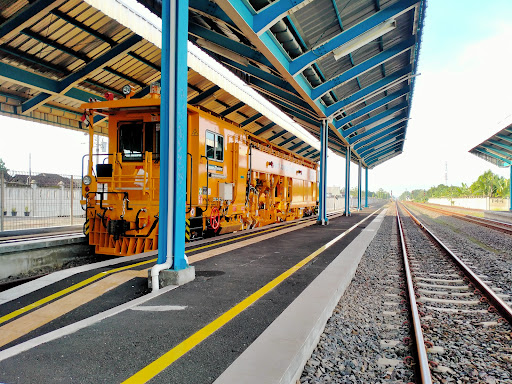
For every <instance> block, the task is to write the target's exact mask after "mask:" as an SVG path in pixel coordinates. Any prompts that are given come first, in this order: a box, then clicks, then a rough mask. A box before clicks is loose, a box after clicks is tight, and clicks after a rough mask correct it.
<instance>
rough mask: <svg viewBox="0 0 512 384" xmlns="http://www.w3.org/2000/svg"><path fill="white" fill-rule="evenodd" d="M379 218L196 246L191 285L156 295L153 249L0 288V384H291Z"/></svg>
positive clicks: (285, 228)
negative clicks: (151, 284) (150, 280)
mask: <svg viewBox="0 0 512 384" xmlns="http://www.w3.org/2000/svg"><path fill="white" fill-rule="evenodd" d="M380 212H382V210H381V208H379V207H372V208H367V209H364V210H362V211H358V212H354V213H353V214H352V216H350V217H341V215H333V216H331V218H330V221H329V225H328V226H326V227H325V226H323V227H321V226H317V225H314V223H315V220H309V221H301V222H293V223H286V224H285V225H282V226H276V227H273V228H267V227H264V228H261V229H260V230H258V231H255V232H244V233H239V234H234V235H232V236H228V237H222V238H219V239H215V240H210V241H202V242H197V243H192V244H190V245H189V247H188V249H187V255H188V258H189V262H190V263H191V264H193V265H194V266H195V268H196V279H195V280H194V281H193V282H190V283H188V284H185V285H183V286H180V287H176V286H170V287H166V288H163V289H161V290H160V291H158V292H157V293H151V292H149V290H148V288H147V274H148V268H149V267H151V266H152V265H153V264H154V262H155V258H156V255H155V254H154V253H147V254H142V255H136V256H131V257H126V258H119V259H112V260H107V261H104V262H102V263H98V264H95V265H90V266H82V267H78V268H73V269H69V270H64V271H61V272H57V273H55V274H51V275H48V276H47V277H45V278H43V279H38V280H35V281H33V282H31V283H29V284H27V285H25V286H21V287H17V288H16V289H11V290H10V291H6V292H3V293H1V294H0V300H1V301H0V335H1V336H0V339H1V340H0V345H1V346H0V382H5V383H32V382H33V383H35V382H41V380H43V381H45V382H80V383H98V382H108V383H116V382H119V383H121V382H127V383H128V382H132V383H140V382H147V381H149V380H151V382H155V383H158V382H162V383H164V382H165V383H184V382H194V383H212V382H214V381H215V382H217V383H227V382H233V380H235V378H238V379H236V381H238V382H244V383H249V382H260V383H261V382H266V383H267V382H268V383H270V382H279V381H280V380H282V379H286V380H288V379H292V378H296V377H297V375H300V372H301V370H302V366H303V365H304V363H305V362H306V360H307V358H308V357H309V354H310V353H311V351H312V348H313V347H314V345H315V344H316V342H317V340H318V337H320V334H321V332H322V330H323V326H324V324H325V321H327V319H328V318H329V316H330V314H331V312H332V310H333V308H334V306H335V305H336V303H337V302H338V300H339V298H340V297H341V295H342V293H343V291H344V289H345V288H346V286H348V284H349V282H350V280H351V278H352V276H353V274H354V273H355V270H356V268H357V264H358V261H359V259H360V257H361V256H362V254H363V253H364V250H365V249H366V247H367V246H368V244H369V243H370V242H371V239H372V238H373V236H374V235H375V233H376V231H377V229H378V227H379V225H380V221H381V217H379V216H378V215H379V213H380ZM377 217H379V218H378V219H376V218H377ZM35 366H37V367H38V369H37V370H34V367H35ZM251 380H252V381H251Z"/></svg>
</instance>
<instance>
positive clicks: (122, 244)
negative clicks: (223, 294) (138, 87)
mask: <svg viewBox="0 0 512 384" xmlns="http://www.w3.org/2000/svg"><path fill="white" fill-rule="evenodd" d="M151 96H152V97H151V98H150V99H130V98H127V99H124V100H111V101H103V102H93V103H87V104H84V105H82V108H84V109H85V110H86V113H85V115H86V116H87V118H88V119H90V120H91V121H92V120H93V118H94V116H95V115H98V114H99V115H104V116H108V120H109V133H108V136H109V151H108V154H103V155H101V156H97V158H98V159H100V158H101V157H102V158H103V159H104V161H103V162H99V161H96V163H97V164H96V169H94V162H93V158H94V157H95V156H94V155H93V153H92V146H93V140H92V138H91V139H90V151H89V162H88V169H87V172H86V175H87V176H89V177H90V178H89V180H88V183H89V184H88V185H86V183H84V182H83V183H82V192H83V200H82V204H83V205H84V206H85V207H86V212H87V214H86V216H87V219H86V224H85V228H86V233H88V235H89V243H90V244H91V245H94V246H95V250H96V253H98V254H109V255H120V256H124V255H132V254H136V253H140V252H145V251H149V250H156V249H157V248H158V212H159V184H160V164H159V158H160V157H159V147H160V142H159V141H160V140H159V138H160V110H159V109H160V108H159V107H160V99H159V98H158V97H156V95H153V94H152V95H151ZM187 112H188V130H187V131H188V135H187V140H188V142H187V152H188V153H187V195H186V233H185V234H184V236H185V238H186V240H187V241H191V240H194V239H199V238H203V237H207V236H212V235H217V234H223V233H229V232H235V231H240V230H244V229H249V228H256V227H260V226H264V225H268V224H271V223H276V222H282V221H290V220H294V219H298V218H301V217H303V216H309V215H312V214H313V213H314V212H315V210H316V207H317V196H318V183H317V178H318V175H317V164H316V163H315V162H313V161H310V160H307V159H305V158H302V157H300V156H297V155H295V154H293V153H291V152H289V151H286V150H284V149H282V148H280V147H278V146H275V145H273V144H271V143H270V142H268V141H266V140H264V139H261V138H258V137H256V136H254V135H251V134H250V133H248V132H246V131H244V130H243V129H241V128H240V127H239V126H238V125H236V124H235V123H232V122H230V121H228V120H225V119H222V118H219V117H217V116H214V115H213V114H211V113H209V112H207V111H204V110H202V109H200V108H197V107H193V106H188V107H187ZM89 129H90V134H92V133H93V127H92V124H91V126H90V127H89ZM84 179H85V178H84Z"/></svg>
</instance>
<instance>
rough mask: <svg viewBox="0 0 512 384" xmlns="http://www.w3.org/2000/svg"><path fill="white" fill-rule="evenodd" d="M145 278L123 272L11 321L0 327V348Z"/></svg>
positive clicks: (135, 272) (143, 272)
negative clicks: (136, 280)
mask: <svg viewBox="0 0 512 384" xmlns="http://www.w3.org/2000/svg"><path fill="white" fill-rule="evenodd" d="M144 276H147V272H146V271H145V270H142V271H140V270H135V271H123V272H120V273H117V274H115V275H110V276H107V277H106V278H104V279H102V280H100V281H97V282H95V283H93V284H91V285H88V286H87V287H85V288H83V289H82V290H80V291H78V292H73V293H71V294H69V295H67V296H65V297H62V298H60V299H58V300H56V301H54V302H52V303H49V304H48V305H45V306H44V307H42V308H39V309H37V310H35V311H33V312H30V313H29V314H27V315H25V316H23V317H20V318H18V319H16V320H13V321H11V322H9V323H7V324H5V325H2V326H1V327H0V347H3V346H4V345H6V344H8V343H10V342H12V341H14V340H16V339H18V338H20V337H22V336H24V335H26V334H28V333H29V332H31V331H33V330H35V329H37V328H39V327H41V326H43V325H45V324H48V323H49V322H50V321H53V320H55V319H57V318H58V317H60V316H63V315H65V314H66V313H69V312H71V311H72V310H74V309H76V308H78V307H80V306H82V305H84V304H86V303H89V302H90V301H92V300H94V299H96V298H98V297H99V296H101V295H103V294H104V293H105V292H107V291H109V290H112V289H114V288H117V287H118V286H119V285H121V284H124V283H126V282H127V281H129V280H131V279H133V278H135V277H144Z"/></svg>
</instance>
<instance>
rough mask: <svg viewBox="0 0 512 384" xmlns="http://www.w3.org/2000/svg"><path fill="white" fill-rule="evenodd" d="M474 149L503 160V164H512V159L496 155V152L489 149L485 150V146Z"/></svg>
mask: <svg viewBox="0 0 512 384" xmlns="http://www.w3.org/2000/svg"><path fill="white" fill-rule="evenodd" d="M474 150H475V151H478V152H480V153H483V154H484V155H486V156H490V157H492V158H494V159H496V160H499V161H501V162H502V164H512V161H510V160H508V159H505V158H503V157H501V156H498V155H495V154H494V153H490V152H488V151H487V150H485V148H480V147H476V148H474ZM502 166H503V165H502Z"/></svg>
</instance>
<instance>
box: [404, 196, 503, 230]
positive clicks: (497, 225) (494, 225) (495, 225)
mask: <svg viewBox="0 0 512 384" xmlns="http://www.w3.org/2000/svg"><path fill="white" fill-rule="evenodd" d="M413 205H414V206H416V207H421V208H423V209H427V210H430V211H433V212H438V213H446V214H448V215H450V216H455V217H457V218H458V219H461V220H465V221H468V222H470V223H474V224H478V225H483V226H485V227H487V228H491V229H495V230H497V231H501V232H504V233H507V234H510V235H512V224H511V223H505V222H503V221H498V220H491V219H484V218H481V217H475V216H471V215H465V214H463V213H459V212H454V211H449V210H447V209H442V208H436V207H431V206H428V205H424V204H418V203H413Z"/></svg>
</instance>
